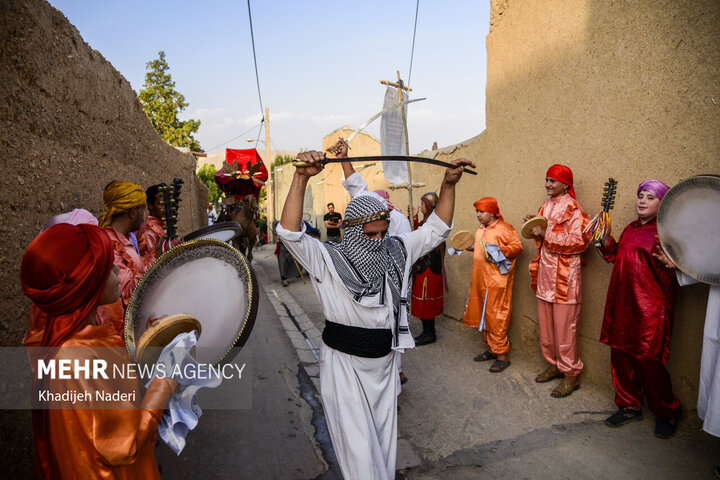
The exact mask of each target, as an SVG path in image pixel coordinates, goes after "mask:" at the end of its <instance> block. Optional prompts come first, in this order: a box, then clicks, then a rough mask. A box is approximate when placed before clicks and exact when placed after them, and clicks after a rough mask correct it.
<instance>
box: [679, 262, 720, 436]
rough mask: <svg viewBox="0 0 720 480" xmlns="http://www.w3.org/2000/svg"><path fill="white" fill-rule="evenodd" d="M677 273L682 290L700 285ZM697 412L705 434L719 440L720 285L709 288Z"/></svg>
mask: <svg viewBox="0 0 720 480" xmlns="http://www.w3.org/2000/svg"><path fill="white" fill-rule="evenodd" d="M676 273H677V278H678V283H679V284H680V285H681V286H685V285H690V284H693V283H699V282H698V281H697V280H695V279H694V278H691V277H690V276H688V275H686V274H684V273H683V272H681V271H680V270H677V271H676ZM697 411H698V417H700V418H701V419H702V420H703V430H705V431H706V432H708V433H709V434H711V435H715V436H716V437H720V285H710V293H709V294H708V303H707V311H706V313H705V328H704V329H703V349H702V359H701V360H700V391H699V393H698V402H697Z"/></svg>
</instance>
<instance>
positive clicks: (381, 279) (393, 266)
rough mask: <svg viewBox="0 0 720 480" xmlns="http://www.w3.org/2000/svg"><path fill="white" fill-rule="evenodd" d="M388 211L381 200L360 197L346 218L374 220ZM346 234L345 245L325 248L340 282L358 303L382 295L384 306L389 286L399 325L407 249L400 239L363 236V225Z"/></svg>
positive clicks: (345, 229) (352, 204)
mask: <svg viewBox="0 0 720 480" xmlns="http://www.w3.org/2000/svg"><path fill="white" fill-rule="evenodd" d="M385 211H387V207H386V206H385V204H384V203H383V202H382V201H381V200H380V199H378V198H374V197H372V196H369V195H360V196H357V197H355V198H354V199H352V200H351V201H350V203H349V204H348V206H347V209H345V218H346V219H350V220H351V219H355V218H360V217H365V216H368V218H373V215H372V214H374V213H381V212H385ZM369 221H372V220H369ZM388 222H389V220H388ZM365 223H367V222H365ZM343 233H344V236H343V239H342V242H341V243H333V242H326V243H324V244H323V245H325V248H326V249H327V250H328V253H329V254H330V258H331V259H332V261H333V264H334V266H335V270H336V271H337V273H338V275H339V276H340V279H341V280H342V282H343V283H344V284H345V286H346V288H347V289H348V290H350V292H351V293H352V294H353V296H354V299H355V301H359V300H360V299H361V298H362V297H366V296H375V295H377V294H381V295H380V302H381V304H382V302H383V301H384V298H385V286H386V284H387V285H388V286H389V288H390V294H391V297H392V300H393V313H394V317H395V320H396V325H397V319H398V314H399V311H400V303H401V292H400V288H401V287H400V286H401V285H402V278H403V271H404V269H405V261H406V258H407V252H406V250H405V245H404V244H403V242H402V240H401V239H400V238H398V237H383V238H367V237H365V236H364V235H363V224H359V225H354V226H350V227H346V228H344V229H343ZM386 279H387V282H386Z"/></svg>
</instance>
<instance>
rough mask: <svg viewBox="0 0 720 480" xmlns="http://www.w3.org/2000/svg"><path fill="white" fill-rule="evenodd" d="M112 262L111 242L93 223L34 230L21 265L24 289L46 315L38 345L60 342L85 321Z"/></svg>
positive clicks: (51, 345) (50, 345)
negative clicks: (32, 238) (43, 329)
mask: <svg viewBox="0 0 720 480" xmlns="http://www.w3.org/2000/svg"><path fill="white" fill-rule="evenodd" d="M112 266H113V249H112V242H111V241H110V238H108V236H107V234H106V233H105V231H104V230H103V229H102V228H99V227H96V226H95V225H89V224H81V225H70V224H67V223H61V224H58V225H54V226H52V227H50V228H48V229H47V230H45V231H44V232H42V233H41V234H40V235H38V236H37V237H36V238H35V239H34V240H33V241H32V242H30V245H29V246H28V248H27V250H25V255H24V256H23V259H22V265H21V267H20V282H21V283H22V289H23V292H25V295H27V296H28V297H30V300H32V301H33V302H34V303H35V304H36V305H37V306H38V308H40V309H41V310H42V311H43V312H45V313H46V314H47V315H48V319H47V324H46V327H45V333H44V334H43V339H42V343H41V345H42V346H43V347H59V346H61V345H62V344H63V343H64V342H65V341H66V340H67V339H69V338H70V337H71V336H72V335H73V334H74V333H75V332H77V331H78V330H80V329H81V328H82V327H83V326H84V325H85V323H86V319H87V317H88V315H90V312H92V310H93V308H95V307H96V304H97V302H98V300H100V296H101V295H102V293H103V289H104V287H105V282H106V281H107V279H108V277H109V275H110V270H111V269H112Z"/></svg>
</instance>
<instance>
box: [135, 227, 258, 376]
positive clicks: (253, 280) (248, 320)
mask: <svg viewBox="0 0 720 480" xmlns="http://www.w3.org/2000/svg"><path fill="white" fill-rule="evenodd" d="M198 245H200V246H202V245H218V246H222V247H223V248H229V249H230V250H232V251H233V252H234V253H236V254H237V255H238V257H239V258H240V260H241V264H242V269H244V273H245V274H246V275H247V278H248V279H249V281H248V289H247V294H248V297H247V298H248V301H249V302H250V308H248V309H247V311H246V313H245V318H244V319H243V323H242V328H241V330H240V332H239V333H238V334H237V336H236V337H235V339H234V340H233V342H232V344H231V345H230V346H229V347H228V348H227V349H226V350H225V352H224V353H223V354H222V355H221V356H220V357H219V358H218V359H217V360H215V361H214V362H213V363H215V364H219V363H220V361H221V360H224V361H225V362H229V361H230V360H232V359H233V358H234V356H235V355H236V354H237V352H238V350H239V348H240V347H242V346H244V345H245V343H246V342H247V339H248V337H249V336H250V333H251V332H252V329H253V326H254V325H255V318H256V317H257V311H258V303H259V288H258V283H257V277H256V276H255V272H254V271H253V269H252V267H251V266H250V263H249V262H248V261H247V259H246V258H245V256H244V255H243V254H242V253H240V252H239V251H238V250H237V249H236V248H234V247H233V246H232V245H230V244H228V243H226V242H223V241H221V240H215V239H210V238H200V239H197V240H190V241H187V242H184V243H181V244H180V245H178V246H176V247H174V248H172V249H171V250H169V251H167V252H165V253H163V254H162V255H161V256H160V257H158V259H157V260H155V262H153V264H152V265H150V267H148V269H147V270H146V271H145V273H144V274H143V275H142V277H140V281H139V282H138V283H137V285H136V286H135V289H134V290H133V293H132V295H131V296H130V300H129V301H128V305H127V309H126V310H125V316H124V319H123V323H124V325H123V330H124V339H125V348H126V349H127V351H128V353H129V354H130V356H131V357H133V358H135V350H136V343H135V342H136V339H135V325H134V323H135V322H134V319H133V318H130V317H131V312H132V311H134V310H135V307H136V303H138V302H139V301H140V300H139V295H140V292H141V290H142V288H141V287H142V286H143V285H144V284H145V282H148V281H149V280H148V279H150V278H152V276H153V275H154V274H155V271H157V270H158V269H159V268H161V267H163V266H164V265H165V263H167V262H169V261H171V260H172V259H174V258H175V257H177V256H178V255H180V254H181V253H183V252H185V251H186V250H190V249H192V248H193V247H195V246H198ZM176 313H180V312H176ZM143 320H144V319H141V320H140V321H143ZM201 323H202V322H201ZM229 353H230V356H228V354H229Z"/></svg>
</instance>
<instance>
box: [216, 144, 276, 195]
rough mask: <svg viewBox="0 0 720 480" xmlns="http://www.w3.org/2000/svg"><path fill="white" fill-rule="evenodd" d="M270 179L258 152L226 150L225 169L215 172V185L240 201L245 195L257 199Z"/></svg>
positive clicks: (252, 150) (253, 150)
mask: <svg viewBox="0 0 720 480" xmlns="http://www.w3.org/2000/svg"><path fill="white" fill-rule="evenodd" d="M267 179H268V171H267V168H265V165H264V164H263V161H262V158H260V155H258V153H257V150H255V149H254V148H248V149H246V150H235V149H232V148H227V149H225V163H224V164H223V168H221V169H220V170H218V171H217V172H215V183H217V184H218V187H220V190H222V191H223V192H224V193H225V194H226V195H228V196H229V195H234V196H235V199H236V200H240V199H241V198H242V197H244V196H245V195H252V196H254V197H255V198H257V197H258V196H259V195H260V189H261V188H262V186H263V185H265V182H266V181H267Z"/></svg>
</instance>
